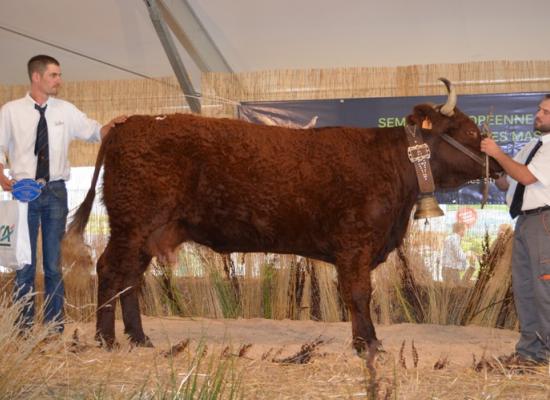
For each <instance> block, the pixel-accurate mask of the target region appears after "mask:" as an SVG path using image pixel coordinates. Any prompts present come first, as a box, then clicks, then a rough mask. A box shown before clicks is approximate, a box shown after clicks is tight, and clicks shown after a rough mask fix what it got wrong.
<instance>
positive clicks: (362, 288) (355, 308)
mask: <svg viewBox="0 0 550 400" xmlns="http://www.w3.org/2000/svg"><path fill="white" fill-rule="evenodd" d="M361 259H362V257H355V259H354V260H350V261H349V262H347V263H342V262H340V264H339V265H338V279H339V282H340V290H341V292H342V296H343V298H344V301H345V302H346V305H347V306H348V308H349V310H350V313H351V325H352V335H353V347H354V348H355V350H356V351H357V354H358V355H359V356H361V357H364V358H366V359H367V360H368V361H369V362H370V364H371V365H372V362H373V360H374V357H375V355H376V352H377V351H378V350H379V348H381V343H380V342H379V341H378V339H377V337H376V331H375V329H374V325H373V323H372V319H371V315H370V300H371V293H372V287H371V279H370V268H369V264H368V263H367V262H363V263H362V262H361Z"/></svg>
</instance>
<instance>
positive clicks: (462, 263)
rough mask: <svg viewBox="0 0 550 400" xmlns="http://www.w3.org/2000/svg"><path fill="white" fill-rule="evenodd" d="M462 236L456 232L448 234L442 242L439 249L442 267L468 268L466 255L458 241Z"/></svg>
mask: <svg viewBox="0 0 550 400" xmlns="http://www.w3.org/2000/svg"><path fill="white" fill-rule="evenodd" d="M461 241H462V238H461V237H460V235H459V234H458V233H453V234H451V235H449V236H448V237H447V238H446V239H445V242H444V243H443V249H442V250H441V265H442V266H443V267H444V268H452V269H458V270H465V269H467V268H468V257H467V256H466V253H464V251H463V250H462V247H461V246H460V242H461Z"/></svg>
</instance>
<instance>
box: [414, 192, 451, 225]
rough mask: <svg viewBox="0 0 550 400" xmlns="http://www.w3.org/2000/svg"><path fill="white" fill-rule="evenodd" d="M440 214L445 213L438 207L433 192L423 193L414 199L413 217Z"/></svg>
mask: <svg viewBox="0 0 550 400" xmlns="http://www.w3.org/2000/svg"><path fill="white" fill-rule="evenodd" d="M442 215H445V213H444V212H443V210H442V209H441V208H440V207H439V204H438V203H437V200H436V199H435V196H434V195H433V194H423V195H421V196H420V197H419V198H418V200H417V201H416V211H415V212H414V216H413V218H414V219H423V218H432V217H441V216H442Z"/></svg>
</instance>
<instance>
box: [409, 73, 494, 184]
mask: <svg viewBox="0 0 550 400" xmlns="http://www.w3.org/2000/svg"><path fill="white" fill-rule="evenodd" d="M441 81H442V82H443V83H445V86H446V87H447V91H448V94H449V95H448V98H447V102H446V103H445V104H443V105H433V104H421V105H418V106H416V107H414V109H413V113H412V114H411V115H409V116H408V117H407V123H408V124H415V125H417V126H418V127H421V128H422V134H423V138H424V140H425V142H426V143H428V145H429V146H430V151H431V159H430V164H431V166H432V169H433V172H434V181H435V184H436V186H437V187H439V188H455V187H457V186H460V185H462V184H464V183H465V182H467V181H469V180H472V179H478V178H481V177H482V176H483V175H482V174H483V170H484V168H483V166H482V165H481V164H480V163H479V162H478V161H475V160H474V158H472V157H471V156H468V155H467V154H465V152H464V151H461V150H459V149H457V148H456V147H454V146H452V145H451V144H449V143H448V141H446V140H444V138H443V135H448V137H451V138H452V139H454V140H455V141H457V142H458V143H460V144H461V145H463V146H464V147H465V148H466V149H468V150H469V151H470V152H471V153H473V154H474V155H476V156H477V157H479V159H480V160H484V159H485V154H484V153H482V152H481V150H480V144H481V140H482V139H483V137H482V135H481V131H480V130H479V128H478V127H477V125H476V124H475V123H474V122H473V121H472V120H471V119H470V118H469V117H468V116H467V115H466V114H464V113H463V112H462V111H460V110H459V109H458V108H456V100H457V97H456V93H455V90H454V88H453V87H452V86H451V83H450V82H449V81H448V80H446V79H443V78H442V79H441ZM489 167H490V174H491V176H492V177H496V176H497V175H498V173H500V172H502V168H501V166H500V165H499V164H498V163H497V162H496V161H495V160H493V159H492V158H490V159H489Z"/></svg>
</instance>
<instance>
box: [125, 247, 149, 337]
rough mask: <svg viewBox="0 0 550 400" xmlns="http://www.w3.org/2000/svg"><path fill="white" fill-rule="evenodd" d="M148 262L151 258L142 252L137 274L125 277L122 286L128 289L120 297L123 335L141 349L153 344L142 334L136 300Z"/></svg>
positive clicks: (137, 301)
mask: <svg viewBox="0 0 550 400" xmlns="http://www.w3.org/2000/svg"><path fill="white" fill-rule="evenodd" d="M150 262H151V256H149V255H147V254H145V253H143V252H142V253H141V254H140V257H139V272H138V273H137V274H132V275H131V276H128V277H127V279H126V280H125V283H124V286H125V287H126V288H128V289H127V290H126V291H125V292H124V293H122V294H121V295H120V305H121V307H122V320H123V321H124V333H125V334H127V335H128V337H129V338H130V342H131V343H132V344H134V345H136V346H141V347H153V343H152V342H151V340H150V339H149V337H148V336H147V335H145V333H144V332H143V326H142V323H141V314H140V309H139V300H138V291H139V289H140V287H141V283H142V282H141V278H142V276H143V273H144V272H145V270H146V269H147V266H148V265H149V263H150Z"/></svg>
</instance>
